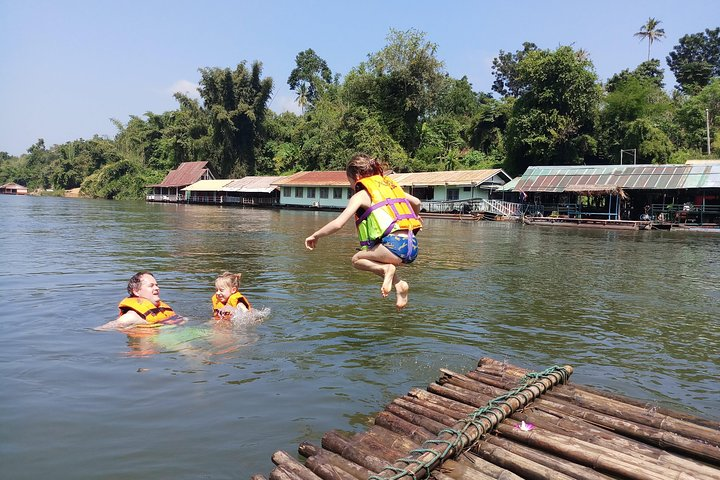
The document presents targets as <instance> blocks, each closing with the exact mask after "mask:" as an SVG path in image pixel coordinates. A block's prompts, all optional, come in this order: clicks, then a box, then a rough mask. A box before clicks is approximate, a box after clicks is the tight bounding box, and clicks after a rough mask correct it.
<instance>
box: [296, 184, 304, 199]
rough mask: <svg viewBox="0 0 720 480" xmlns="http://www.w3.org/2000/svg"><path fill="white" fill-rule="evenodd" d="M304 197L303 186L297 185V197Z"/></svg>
mask: <svg viewBox="0 0 720 480" xmlns="http://www.w3.org/2000/svg"><path fill="white" fill-rule="evenodd" d="M302 197H303V187H295V198H302Z"/></svg>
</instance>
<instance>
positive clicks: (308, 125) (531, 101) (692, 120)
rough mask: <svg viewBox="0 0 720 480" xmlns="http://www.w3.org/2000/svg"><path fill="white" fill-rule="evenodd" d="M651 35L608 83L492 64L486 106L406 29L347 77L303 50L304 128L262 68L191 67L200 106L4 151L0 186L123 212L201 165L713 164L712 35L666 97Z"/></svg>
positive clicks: (533, 54) (583, 62) (575, 62)
mask: <svg viewBox="0 0 720 480" xmlns="http://www.w3.org/2000/svg"><path fill="white" fill-rule="evenodd" d="M659 23H660V22H659V21H657V20H655V19H649V21H648V23H647V25H645V26H643V28H642V29H641V31H640V32H637V34H636V35H637V36H639V37H641V38H643V39H645V40H647V41H648V59H647V60H646V61H643V62H642V63H640V64H639V65H638V66H637V67H635V68H634V69H626V70H623V71H621V72H618V73H616V74H614V75H613V76H612V77H611V78H608V79H599V78H598V76H597V74H596V73H595V69H594V65H593V63H592V60H591V58H590V55H589V54H588V52H586V51H584V50H579V49H575V48H573V46H560V47H557V48H555V49H543V48H541V47H539V46H537V45H535V44H534V43H530V42H527V43H524V44H523V45H522V46H521V48H520V49H518V50H517V51H515V52H505V51H502V50H501V51H500V52H499V54H498V55H497V57H496V58H495V59H494V61H493V66H492V72H493V75H494V77H495V81H494V84H493V86H492V92H476V91H474V90H473V86H472V84H470V82H469V81H468V79H467V78H466V77H461V78H453V77H452V76H450V75H449V74H448V73H447V72H446V71H445V70H444V65H443V62H442V60H441V59H440V58H438V56H437V54H436V51H437V45H435V44H434V43H432V42H431V41H429V40H428V38H427V36H426V34H424V33H423V32H419V31H416V30H408V31H396V30H391V31H390V33H389V35H388V37H387V45H386V46H385V47H384V48H383V49H382V50H380V51H378V52H375V53H372V54H370V55H369V56H368V58H367V60H366V61H365V62H362V63H361V64H360V65H357V66H356V67H354V68H353V69H352V70H351V71H350V72H348V73H347V74H346V75H345V76H344V77H341V76H340V75H339V74H333V72H332V70H331V68H330V66H329V65H327V63H326V62H325V60H323V59H322V58H320V57H319V56H318V55H317V54H316V53H315V52H314V51H313V50H312V49H307V50H305V51H302V52H299V53H298V54H297V56H296V59H295V61H296V67H295V68H294V69H293V71H292V72H290V74H289V78H288V79H287V83H288V85H289V86H290V88H291V89H292V90H293V91H294V92H295V93H296V94H297V99H296V100H297V103H298V105H299V106H300V108H301V114H299V115H297V114H294V113H290V112H284V113H275V112H273V111H272V110H270V109H269V108H268V103H269V101H270V99H271V98H272V92H273V87H274V84H275V83H274V82H275V80H274V79H272V78H270V77H263V73H262V63H261V62H260V61H254V62H253V63H251V64H248V63H247V62H246V61H243V62H241V63H239V64H238V65H237V66H235V67H232V68H231V67H227V68H216V67H215V68H200V70H199V71H200V74H201V78H200V82H199V93H200V98H199V99H194V98H191V97H189V96H187V95H183V94H176V95H175V98H176V100H177V102H178V108H177V109H176V110H172V111H168V112H164V113H153V112H146V113H145V114H143V115H138V116H131V118H130V120H129V121H128V122H127V123H123V122H121V121H119V120H113V123H114V124H115V126H116V127H117V130H118V132H117V134H116V135H115V137H114V138H102V137H99V136H95V137H93V138H91V139H89V140H84V139H78V140H72V141H68V142H66V143H64V144H62V145H53V146H50V147H48V146H46V145H45V142H44V141H43V140H42V139H39V140H38V141H37V142H36V143H35V144H34V145H32V146H30V147H29V148H28V150H27V153H26V154H23V155H21V156H19V157H14V156H10V155H9V154H7V153H4V152H0V183H6V182H11V181H14V182H17V183H20V184H23V185H26V186H28V188H29V189H30V190H42V189H54V190H62V189H66V190H69V189H73V188H77V187H81V190H82V192H83V193H84V194H86V195H90V196H93V197H100V198H117V199H124V198H142V197H143V194H144V192H145V186H146V185H149V184H153V183H158V182H160V181H161V180H162V178H163V177H164V176H165V175H166V174H167V172H168V171H169V170H170V169H173V168H175V167H177V166H178V165H179V164H180V163H182V162H188V161H200V160H202V161H208V162H209V164H210V168H211V170H212V171H213V172H214V173H215V175H216V177H218V178H240V177H242V176H245V175H263V174H266V175H282V174H289V173H293V172H296V171H301V170H328V169H334V170H341V169H344V167H345V162H346V160H347V158H349V157H350V155H351V154H352V153H354V152H356V151H364V152H368V153H370V154H373V155H376V156H379V157H381V158H383V159H385V160H386V161H387V162H388V164H389V165H390V166H391V167H392V168H393V169H394V170H395V171H397V172H412V171H433V170H458V169H479V168H496V167H501V168H504V169H505V170H506V171H507V172H508V173H509V174H511V175H519V174H522V173H523V172H524V171H525V169H526V168H527V167H528V166H529V165H580V164H615V163H620V162H621V159H622V156H623V154H625V157H624V162H625V163H627V162H628V161H636V162H637V163H658V164H660V163H683V162H684V161H685V160H687V159H690V158H708V157H709V155H708V143H709V144H710V149H711V151H712V152H718V150H720V125H717V121H716V119H717V118H720V28H715V29H706V30H705V31H704V32H700V33H694V34H688V35H685V36H683V37H682V38H681V39H680V40H679V43H678V45H676V46H675V47H674V48H673V50H672V51H671V53H670V55H669V56H668V57H667V58H666V63H667V66H668V68H669V69H670V71H672V73H673V74H674V76H675V78H676V79H677V85H675V86H674V87H673V88H672V89H671V91H670V93H668V90H667V89H666V85H665V80H664V72H665V70H664V69H663V67H662V66H661V63H660V60H657V59H652V58H651V56H650V47H651V45H652V42H653V41H658V40H659V39H661V38H662V37H663V36H664V32H662V31H661V30H662V29H658V28H657V26H658V24H659ZM631 38H632V37H631V36H630V35H629V41H631ZM708 131H709V133H708ZM630 151H632V155H631V156H630V157H628V156H627V154H628V152H630ZM714 155H717V154H716V153H715V154H714ZM714 158H717V156H715V157H714Z"/></svg>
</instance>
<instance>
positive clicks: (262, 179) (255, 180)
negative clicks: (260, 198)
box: [223, 176, 287, 193]
mask: <svg viewBox="0 0 720 480" xmlns="http://www.w3.org/2000/svg"><path fill="white" fill-rule="evenodd" d="M284 178H287V177H286V176H274V177H269V176H254V177H243V178H241V179H239V180H233V181H231V182H230V183H228V184H227V185H225V187H223V191H225V192H245V193H270V192H272V191H273V190H277V189H278V187H277V186H276V185H274V183H275V182H277V181H280V180H282V179H284Z"/></svg>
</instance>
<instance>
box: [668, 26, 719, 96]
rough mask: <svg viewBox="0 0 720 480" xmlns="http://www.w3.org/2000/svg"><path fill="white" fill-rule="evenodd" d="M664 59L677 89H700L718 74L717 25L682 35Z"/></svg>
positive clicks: (693, 90)
mask: <svg viewBox="0 0 720 480" xmlns="http://www.w3.org/2000/svg"><path fill="white" fill-rule="evenodd" d="M665 60H666V61H667V64H668V67H670V70H672V72H673V74H675V78H676V79H677V83H678V87H679V88H680V90H682V91H683V92H685V93H688V94H695V93H697V92H699V91H700V90H701V89H702V88H703V87H705V86H706V85H708V84H709V83H710V80H711V79H712V78H714V77H720V28H715V29H713V30H710V29H706V30H705V32H704V33H703V32H700V33H693V34H691V35H685V36H683V37H682V38H681V39H680V42H679V43H678V44H677V45H675V47H673V49H672V51H671V52H670V54H669V55H668V56H667V57H665Z"/></svg>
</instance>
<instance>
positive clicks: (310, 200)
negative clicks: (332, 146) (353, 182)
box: [273, 170, 353, 209]
mask: <svg viewBox="0 0 720 480" xmlns="http://www.w3.org/2000/svg"><path fill="white" fill-rule="evenodd" d="M273 185H275V186H277V187H279V188H280V206H283V207H298V208H302V207H305V208H339V209H343V208H345V207H346V206H347V201H348V199H349V198H350V197H351V196H352V194H353V192H352V190H351V189H350V185H349V183H348V179H347V174H346V173H345V171H344V170H342V171H340V170H333V171H326V172H319V171H312V172H298V173H296V174H294V175H290V176H288V177H283V178H281V179H279V180H277V181H275V182H273Z"/></svg>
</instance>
